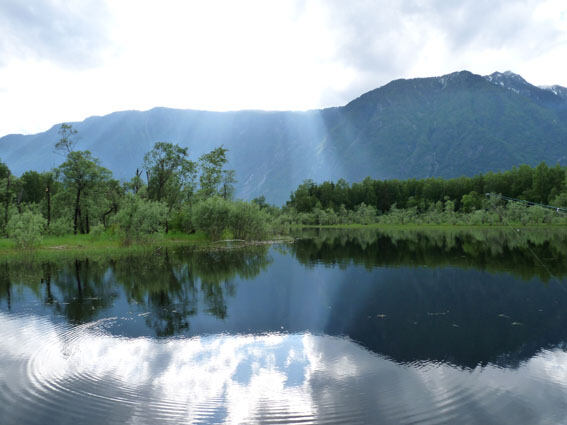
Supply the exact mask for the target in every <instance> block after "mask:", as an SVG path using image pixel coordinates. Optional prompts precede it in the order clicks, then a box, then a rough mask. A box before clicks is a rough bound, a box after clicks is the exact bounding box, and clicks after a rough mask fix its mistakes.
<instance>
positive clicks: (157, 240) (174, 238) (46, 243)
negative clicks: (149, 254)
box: [0, 232, 209, 256]
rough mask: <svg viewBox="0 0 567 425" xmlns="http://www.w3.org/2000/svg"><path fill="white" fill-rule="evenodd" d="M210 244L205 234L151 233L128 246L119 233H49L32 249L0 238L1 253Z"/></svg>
mask: <svg viewBox="0 0 567 425" xmlns="http://www.w3.org/2000/svg"><path fill="white" fill-rule="evenodd" d="M207 243H209V240H208V238H207V236H206V235H205V234H204V233H201V232H199V233H193V234H186V233H168V234H160V235H152V236H151V237H148V238H146V239H145V240H144V241H143V243H141V242H133V243H131V244H129V245H125V244H124V243H123V241H122V240H121V239H120V238H119V237H117V236H111V235H101V236H98V237H94V236H92V235H65V236H46V237H44V238H43V240H42V241H41V242H40V243H39V245H38V246H37V247H35V248H33V249H32V250H22V249H20V248H18V247H17V246H16V244H15V243H14V242H13V241H12V240H10V239H0V255H2V256H7V255H9V256H13V255H18V256H21V255H30V254H31V253H33V254H34V255H37V254H42V253H53V252H65V253H70V254H74V255H76V254H81V253H89V254H96V253H111V252H134V251H141V250H148V249H154V248H156V247H158V246H159V247H168V246H179V245H206V244H207Z"/></svg>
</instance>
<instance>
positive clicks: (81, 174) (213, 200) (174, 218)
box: [0, 124, 268, 247]
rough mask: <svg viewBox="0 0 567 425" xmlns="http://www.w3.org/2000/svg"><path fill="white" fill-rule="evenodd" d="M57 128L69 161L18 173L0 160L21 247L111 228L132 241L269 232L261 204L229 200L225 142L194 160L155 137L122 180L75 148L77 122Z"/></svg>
mask: <svg viewBox="0 0 567 425" xmlns="http://www.w3.org/2000/svg"><path fill="white" fill-rule="evenodd" d="M59 135H60V137H61V138H60V139H59V141H58V142H57V143H56V144H55V148H56V149H57V150H59V151H60V152H62V153H63V154H64V155H65V160H64V161H63V163H62V164H61V165H60V166H59V167H57V168H55V169H54V170H52V171H49V172H45V173H37V172H35V171H27V172H25V173H24V174H22V176H21V177H19V178H17V177H15V176H13V175H12V174H11V172H10V170H9V168H8V167H7V166H6V165H5V164H3V163H0V203H1V207H2V208H1V210H0V212H1V214H0V231H1V232H2V233H3V234H4V235H5V236H8V237H10V238H12V239H13V240H14V241H15V243H16V244H17V245H18V246H21V247H31V246H33V245H36V244H37V243H38V242H39V241H40V240H41V236H42V235H43V234H49V235H56V236H62V235H65V234H69V233H74V234H78V233H81V234H91V235H94V236H100V235H101V234H103V233H107V234H109V235H115V236H116V235H117V236H118V237H120V238H121V240H122V241H123V242H124V243H126V244H131V243H134V242H136V243H140V242H144V241H146V240H148V238H150V237H155V235H159V234H160V233H164V232H168V231H170V230H174V231H181V232H186V233H192V232H195V231H202V232H203V233H206V234H207V235H208V236H209V237H210V238H211V239H213V240H214V239H218V238H220V237H221V236H222V235H223V234H224V233H225V232H229V233H231V234H232V235H233V236H235V237H238V238H241V239H251V238H259V237H262V236H264V235H265V233H266V231H267V227H268V226H267V221H268V216H267V214H266V213H265V212H264V211H262V208H261V207H260V206H258V205H257V204H252V203H250V204H248V203H246V202H242V201H238V202H236V201H233V200H232V199H231V198H232V194H233V193H234V188H233V184H234V182H235V179H234V172H233V170H227V169H225V165H226V164H227V162H228V161H227V158H226V152H227V149H225V148H223V147H222V146H221V147H219V148H216V149H214V150H213V151H211V152H209V153H208V154H205V155H202V156H201V157H200V158H199V160H198V161H196V162H195V161H192V160H191V159H190V158H189V152H188V150H187V149H186V148H181V147H180V146H178V145H175V144H172V143H166V142H157V143H155V145H154V147H153V148H152V149H151V150H150V151H149V152H148V153H146V155H145V156H144V162H143V165H142V169H138V170H137V171H136V175H135V176H134V177H133V178H132V179H131V180H130V181H128V182H126V183H121V182H119V181H118V180H116V179H113V178H112V173H111V172H110V171H109V170H108V169H106V168H104V167H102V166H101V165H100V162H99V160H98V159H97V158H95V157H93V155H92V154H91V152H89V151H78V150H75V146H76V140H75V137H76V135H77V131H76V130H75V129H73V127H72V126H71V125H68V124H63V125H62V126H61V128H60V131H59ZM144 174H145V180H144V178H143V176H144ZM31 211H33V213H32V212H31Z"/></svg>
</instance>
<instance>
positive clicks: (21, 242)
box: [7, 211, 47, 249]
mask: <svg viewBox="0 0 567 425" xmlns="http://www.w3.org/2000/svg"><path fill="white" fill-rule="evenodd" d="M46 224H47V221H46V220H45V219H44V218H43V216H42V215H41V214H38V213H33V212H31V211H25V212H23V213H22V214H15V215H13V216H12V217H11V218H10V220H9V221H8V226H7V230H8V236H9V237H10V239H13V240H14V242H15V243H16V245H17V246H18V247H19V248H25V249H29V248H33V247H34V246H36V245H39V243H40V242H41V240H42V234H43V232H44V230H45V225H46Z"/></svg>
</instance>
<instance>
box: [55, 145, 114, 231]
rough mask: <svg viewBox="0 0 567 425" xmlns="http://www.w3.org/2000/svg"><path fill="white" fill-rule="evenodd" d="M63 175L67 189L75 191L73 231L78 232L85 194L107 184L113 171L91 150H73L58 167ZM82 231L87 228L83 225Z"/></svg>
mask: <svg viewBox="0 0 567 425" xmlns="http://www.w3.org/2000/svg"><path fill="white" fill-rule="evenodd" d="M57 171H58V173H59V175H60V176H61V181H62V183H63V186H64V188H65V189H66V190H69V191H71V192H72V193H73V195H74V198H75V201H74V204H73V205H74V212H73V233H74V234H77V230H78V226H79V221H80V220H81V216H82V210H81V201H82V197H83V196H88V195H89V193H92V192H94V190H93V189H96V188H98V187H99V186H101V185H104V184H106V183H107V182H108V181H109V180H110V179H111V176H112V173H111V172H110V171H109V170H107V169H106V168H104V167H102V166H101V165H100V164H99V160H98V159H97V158H94V157H93V156H92V154H91V153H90V152H89V151H71V152H69V154H68V155H67V160H66V161H65V162H64V163H63V164H61V165H60V166H59V167H58V169H57ZM86 217H87V220H86V221H87V226H86V228H87V229H88V227H89V226H88V212H87V216H86ZM81 233H85V229H84V228H83V226H81Z"/></svg>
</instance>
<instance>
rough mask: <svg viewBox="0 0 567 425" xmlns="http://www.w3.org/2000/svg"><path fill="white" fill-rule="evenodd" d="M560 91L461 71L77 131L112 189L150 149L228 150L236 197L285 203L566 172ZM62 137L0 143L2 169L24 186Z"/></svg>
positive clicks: (128, 116) (125, 115) (88, 125)
mask: <svg viewBox="0 0 567 425" xmlns="http://www.w3.org/2000/svg"><path fill="white" fill-rule="evenodd" d="M566 93H567V89H565V88H564V87H560V86H552V87H549V88H539V87H536V86H533V85H531V84H529V83H527V82H526V81H525V80H523V79H522V78H521V77H520V76H519V75H516V74H513V73H510V72H505V73H494V74H491V75H490V76H484V77H483V76H479V75H475V74H472V73H470V72H467V71H462V72H456V73H453V74H449V75H445V76H442V77H433V78H419V79H411V80H395V81H392V82H390V83H388V84H386V85H385V86H383V87H380V88H378V89H375V90H373V91H370V92H368V93H366V94H364V95H362V96H360V97H359V98H357V99H355V100H353V101H352V102H350V103H349V104H347V105H346V106H343V107H338V108H329V109H323V110H314V111H307V112H264V111H240V112H205V111H193V110H177V109H167V108H155V109H152V110H149V111H144V112H139V111H124V112H115V113H112V114H110V115H106V116H103V117H91V118H88V119H86V120H85V121H83V122H78V123H73V127H74V128H76V129H77V130H78V132H79V137H80V138H79V143H78V145H77V149H81V150H85V149H88V150H90V151H92V152H93V154H94V156H96V157H98V158H100V159H101V162H102V165H104V166H105V167H107V168H109V169H111V170H112V171H113V173H114V176H115V177H118V178H121V179H129V178H131V177H132V176H133V175H134V173H135V170H136V168H140V167H141V165H142V158H143V155H144V153H146V152H147V151H149V150H150V149H151V147H152V146H153V144H154V143H155V142H156V141H168V142H173V143H177V144H179V145H181V146H186V147H188V148H189V153H190V155H191V157H192V159H197V158H198V157H199V156H200V155H201V154H202V153H205V152H208V151H210V150H211V149H213V148H215V147H217V146H219V145H223V146H224V147H225V148H228V149H229V154H228V158H229V161H230V163H229V167H230V168H233V169H235V170H236V178H237V180H238V183H237V185H236V186H237V192H236V195H237V196H238V197H243V198H253V197H255V196H258V195H261V194H264V195H266V198H267V200H268V201H270V202H275V203H278V204H279V203H283V202H285V200H287V199H288V198H289V195H290V192H291V191H292V190H294V189H295V188H296V187H297V185H298V184H299V183H301V182H302V181H303V180H304V179H308V178H309V179H313V180H315V181H323V180H328V179H333V180H337V179H339V178H341V177H343V178H345V179H347V180H350V181H355V180H360V179H362V178H364V177H366V176H371V177H373V178H410V177H417V178H421V177H428V176H440V177H455V176H459V175H463V174H465V175H473V174H476V173H479V172H486V171H490V170H494V171H496V170H504V169H509V168H510V167H512V166H514V165H518V164H521V163H527V164H530V165H535V164H537V163H539V162H540V161H546V162H548V163H549V164H550V165H554V164H556V163H560V164H562V165H566V164H567V95H566ZM58 128H59V125H56V126H54V127H53V128H51V129H50V130H48V131H46V132H44V133H39V134H36V135H27V136H24V135H8V136H5V137H3V138H0V159H1V160H2V161H3V162H5V163H7V165H8V166H9V167H10V169H11V170H12V171H13V172H14V173H16V174H20V173H22V172H24V171H26V170H29V169H34V170H38V171H41V170H47V169H50V168H52V167H54V166H57V165H59V164H60V163H61V162H62V160H63V158H62V157H61V156H58V155H57V154H56V153H55V152H54V149H53V146H54V144H55V142H56V141H57V140H58V134H57V130H58Z"/></svg>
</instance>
